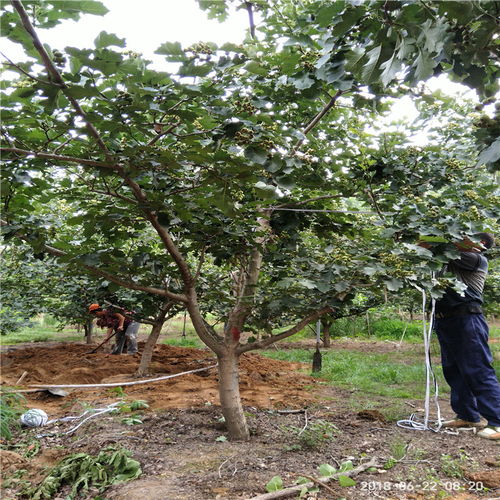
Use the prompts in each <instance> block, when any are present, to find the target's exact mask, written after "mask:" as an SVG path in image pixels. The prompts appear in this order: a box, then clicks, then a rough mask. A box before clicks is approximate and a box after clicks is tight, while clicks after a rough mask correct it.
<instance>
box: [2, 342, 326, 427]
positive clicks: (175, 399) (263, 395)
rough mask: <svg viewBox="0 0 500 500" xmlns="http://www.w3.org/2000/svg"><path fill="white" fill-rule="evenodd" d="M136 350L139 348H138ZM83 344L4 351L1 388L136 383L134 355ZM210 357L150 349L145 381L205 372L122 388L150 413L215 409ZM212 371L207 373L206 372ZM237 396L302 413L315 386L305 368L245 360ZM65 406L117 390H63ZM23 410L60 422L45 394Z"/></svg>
mask: <svg viewBox="0 0 500 500" xmlns="http://www.w3.org/2000/svg"><path fill="white" fill-rule="evenodd" d="M139 347H140V349H141V348H142V345H141V344H139ZM90 350H91V347H89V346H88V345H85V344H69V343H64V344H62V343H61V344H56V345H51V346H45V345H39V346H36V347H28V348H24V349H18V348H16V349H10V350H9V349H7V350H6V351H5V352H4V353H3V354H2V358H1V366H2V373H1V379H0V380H1V384H2V385H3V386H13V385H16V382H17V381H18V380H19V379H20V378H21V376H22V375H23V374H24V373H25V372H26V374H25V375H24V378H23V380H22V386H23V388H25V389H32V388H33V387H32V386H33V385H37V384H39V385H79V384H105V383H106V384H109V383H120V382H130V381H136V382H138V381H140V380H141V379H138V378H135V376H134V374H135V372H136V371H137V368H138V366H139V362H140V354H137V355H133V356H132V355H126V354H122V355H120V356H114V355H111V354H108V353H105V352H97V353H89V351H90ZM215 364H216V359H215V357H214V355H213V354H212V353H211V352H210V351H208V350H202V349H193V348H184V347H174V346H170V345H165V344H159V345H157V346H156V347H155V350H154V354H153V357H152V360H151V364H150V369H149V374H148V377H147V378H148V379H151V378H156V377H162V376H166V375H174V374H179V373H182V372H187V371H191V370H196V369H200V368H205V367H206V368H207V370H204V371H199V372H197V373H191V374H185V375H180V376H178V377H174V378H170V379H166V380H162V381H159V382H150V383H144V384H143V383H141V384H137V385H132V386H127V387H126V393H127V395H128V396H129V397H131V398H133V399H138V400H139V399H142V400H146V401H147V402H148V404H149V406H150V407H151V408H153V409H171V408H189V407H194V406H202V405H204V404H209V405H210V404H214V405H218V404H219V396H218V388H217V383H218V377H217V369H216V368H214V367H213V366H214V365H215ZM210 367H212V368H210ZM240 367H241V370H240V390H241V397H242V401H243V404H244V405H245V406H251V407H255V408H283V407H286V408H302V407H304V406H307V405H308V404H309V403H311V402H312V401H314V399H315V397H314V394H313V392H314V391H311V386H314V385H315V384H317V382H316V381H315V380H314V379H311V377H309V376H307V375H306V374H305V372H306V371H307V370H308V368H309V367H308V366H306V365H303V364H300V363H288V362H284V361H276V360H272V359H268V358H264V357H262V356H260V355H258V354H245V355H243V356H242V357H241V362H240ZM65 390H66V391H68V392H69V395H68V396H67V397H66V398H65V399H68V400H76V399H77V400H79V401H80V402H82V401H89V402H90V401H92V402H95V401H97V400H99V402H102V403H106V402H107V400H108V399H109V400H116V396H117V389H112V388H107V387H96V388H92V387H90V388H66V389H65ZM25 397H26V398H27V400H28V406H31V407H36V408H40V409H43V410H45V411H46V412H47V413H48V414H49V415H50V416H51V417H52V416H60V414H61V410H62V409H61V403H62V401H61V398H60V397H57V396H54V395H52V394H49V393H45V392H35V393H25Z"/></svg>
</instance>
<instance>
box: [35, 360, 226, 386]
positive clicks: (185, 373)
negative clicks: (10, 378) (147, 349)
mask: <svg viewBox="0 0 500 500" xmlns="http://www.w3.org/2000/svg"><path fill="white" fill-rule="evenodd" d="M216 366H217V365H211V366H206V367H205V368H197V369H196V370H189V371H187V372H181V373H174V374H173V375H165V376H163V377H158V378H149V379H145V380H135V381H133V382H115V383H113V384H70V385H37V384H32V385H29V386H28V387H39V388H41V389H71V388H81V389H84V388H86V389H91V388H93V387H122V386H129V385H138V384H149V383H150V382H159V381H160V380H167V379H169V378H174V377H180V376H181V375H188V374H189V373H196V372H202V371H204V370H210V369H211V368H215V367H216Z"/></svg>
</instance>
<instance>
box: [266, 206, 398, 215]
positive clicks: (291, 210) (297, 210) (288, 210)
mask: <svg viewBox="0 0 500 500" xmlns="http://www.w3.org/2000/svg"><path fill="white" fill-rule="evenodd" d="M269 209H270V210H282V211H287V212H326V213H331V214H362V215H380V214H383V215H394V213H395V212H371V211H369V210H327V209H315V208H279V207H269Z"/></svg>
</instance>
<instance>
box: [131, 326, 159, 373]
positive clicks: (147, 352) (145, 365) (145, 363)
mask: <svg viewBox="0 0 500 500" xmlns="http://www.w3.org/2000/svg"><path fill="white" fill-rule="evenodd" d="M163 324H164V321H161V322H158V323H156V324H154V325H153V328H152V329H151V333H150V334H149V337H148V340H146V343H145V344H144V350H143V351H142V356H141V361H140V362H139V366H138V368H137V371H136V372H135V374H136V375H137V376H138V377H143V376H144V375H146V373H148V370H149V364H150V363H151V358H152V357H153V350H154V348H155V345H156V342H157V341H158V337H159V336H160V333H161V329H162V327H163Z"/></svg>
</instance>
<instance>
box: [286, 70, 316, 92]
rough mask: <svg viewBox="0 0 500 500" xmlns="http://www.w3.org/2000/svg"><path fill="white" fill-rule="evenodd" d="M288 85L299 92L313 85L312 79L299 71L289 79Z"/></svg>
mask: <svg viewBox="0 0 500 500" xmlns="http://www.w3.org/2000/svg"><path fill="white" fill-rule="evenodd" d="M290 83H291V84H292V85H294V87H295V88H297V89H299V90H304V89H308V88H310V87H312V86H313V85H314V79H313V78H311V77H310V76H309V73H306V72H305V71H301V72H300V73H297V74H296V75H295V76H291V77H290Z"/></svg>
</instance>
